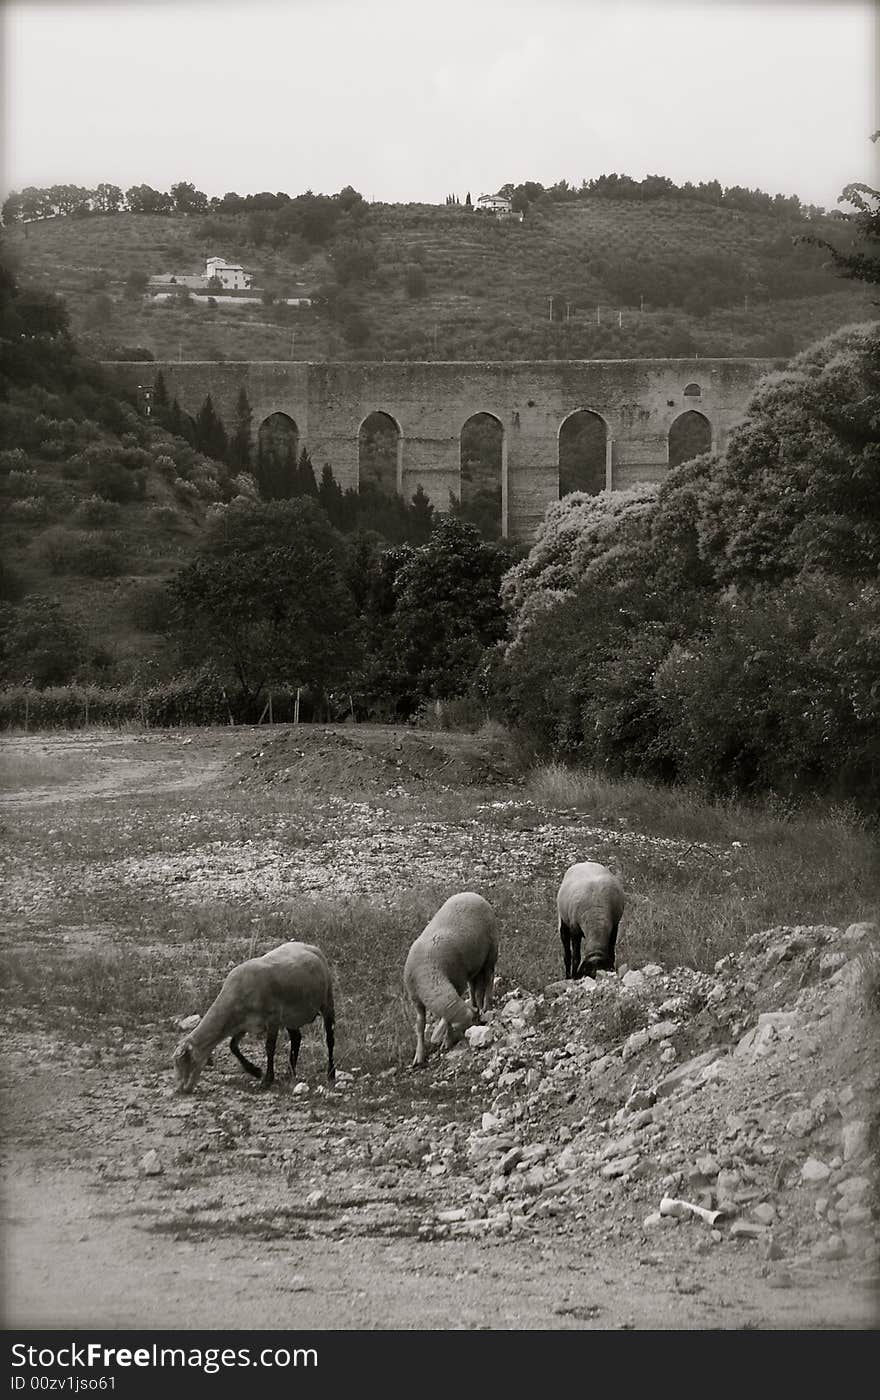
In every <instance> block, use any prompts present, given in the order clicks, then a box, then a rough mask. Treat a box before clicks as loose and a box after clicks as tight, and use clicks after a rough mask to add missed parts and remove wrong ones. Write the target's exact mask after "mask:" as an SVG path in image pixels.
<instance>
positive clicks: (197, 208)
mask: <svg viewBox="0 0 880 1400" xmlns="http://www.w3.org/2000/svg"><path fill="white" fill-rule="evenodd" d="M171 198H172V200H173V202H174V208H175V210H176V211H177V213H178V214H204V212H205V210H206V209H207V207H208V196H207V195H206V194H205V193H204V192H203V191H202V190H197V189H196V187H195V185H191V184H189V183H188V181H186V180H181V181H179V182H178V184H176V185H172V186H171Z"/></svg>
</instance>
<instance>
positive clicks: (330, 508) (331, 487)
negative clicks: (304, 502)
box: [318, 462, 345, 529]
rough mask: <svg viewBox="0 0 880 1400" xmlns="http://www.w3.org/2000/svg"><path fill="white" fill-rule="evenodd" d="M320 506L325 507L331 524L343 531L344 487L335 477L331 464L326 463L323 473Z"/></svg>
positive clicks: (319, 494) (319, 492) (319, 493)
mask: <svg viewBox="0 0 880 1400" xmlns="http://www.w3.org/2000/svg"><path fill="white" fill-rule="evenodd" d="M318 504H319V505H320V506H322V507H323V509H324V512H325V514H326V516H327V519H328V520H329V521H330V524H331V525H335V526H336V528H337V529H341V528H342V526H343V525H344V523H345V500H344V497H343V494H342V487H341V486H340V485H339V482H338V481H337V480H336V478H335V476H334V475H333V468H332V467H331V465H330V463H329V462H325V463H324V469H323V471H322V472H321V484H320V485H319V487H318Z"/></svg>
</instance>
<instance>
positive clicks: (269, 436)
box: [254, 412, 299, 499]
mask: <svg viewBox="0 0 880 1400" xmlns="http://www.w3.org/2000/svg"><path fill="white" fill-rule="evenodd" d="M298 456H299V427H298V426H297V422H296V419H295V418H291V416H290V414H289V413H280V412H276V413H270V414H268V415H267V417H265V418H264V419H263V421H262V423H261V424H260V426H259V428H258V429H257V451H256V458H255V462H254V475H255V477H256V478H257V481H258V482H259V484H260V488H261V490H262V491H263V492H264V494H265V495H267V496H270V497H274V498H276V499H278V498H283V497H285V496H289V495H290V494H291V489H290V488H291V486H292V484H293V478H294V473H295V471H296V461H297V457H298Z"/></svg>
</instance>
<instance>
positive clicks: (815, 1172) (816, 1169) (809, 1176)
mask: <svg viewBox="0 0 880 1400" xmlns="http://www.w3.org/2000/svg"><path fill="white" fill-rule="evenodd" d="M830 1175H831V1168H830V1167H829V1166H826V1164H825V1163H824V1162H822V1161H820V1160H819V1158H818V1157H808V1158H807V1160H806V1161H805V1162H804V1165H803V1166H802V1167H801V1181H827V1180H828V1178H829V1176H830Z"/></svg>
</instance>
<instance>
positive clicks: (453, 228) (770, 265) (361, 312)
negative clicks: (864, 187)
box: [6, 197, 871, 360]
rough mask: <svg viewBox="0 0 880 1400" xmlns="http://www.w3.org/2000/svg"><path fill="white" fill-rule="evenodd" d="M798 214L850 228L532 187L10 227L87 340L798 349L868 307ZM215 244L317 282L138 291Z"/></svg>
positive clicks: (345, 346)
mask: <svg viewBox="0 0 880 1400" xmlns="http://www.w3.org/2000/svg"><path fill="white" fill-rule="evenodd" d="M801 233H818V234H819V235H820V236H830V237H832V238H837V239H840V238H842V237H843V230H842V226H841V223H840V220H839V219H837V220H834V219H831V218H824V219H822V218H813V219H811V220H809V221H807V220H805V219H803V218H800V217H797V216H795V215H790V216H789V215H786V216H784V217H783V216H781V215H779V214H776V215H771V214H769V213H762V212H759V211H756V210H737V209H730V208H723V207H713V206H711V205H706V204H704V203H701V202H700V201H696V200H682V199H657V200H652V201H650V202H648V203H644V204H640V203H634V202H632V201H629V200H623V199H612V198H607V197H605V198H599V197H595V198H587V199H580V200H578V201H577V202H572V203H562V204H546V205H540V206H534V207H533V208H531V209H529V210H528V212H527V214H526V217H525V219H524V221H523V222H522V223H521V224H520V223H503V222H498V221H496V220H495V219H494V218H492V217H490V216H485V215H482V214H469V213H467V212H465V210H464V209H463V208H462V207H439V206H430V205H380V204H377V205H364V206H363V210H362V212H361V213H360V214H359V216H358V218H357V219H355V218H354V217H353V216H352V215H346V216H344V217H343V218H341V219H339V220H338V222H337V223H336V225H335V226H334V228H333V230H332V231H331V232H330V234H329V236H327V237H326V241H324V242H323V243H319V242H311V243H310V242H309V241H307V239H305V238H304V237H302V236H301V235H300V234H288V235H286V236H282V235H280V234H274V235H271V237H272V242H270V241H268V239H269V236H270V235H269V234H267V230H266V229H265V228H264V227H263V226H262V225H260V224H259V223H256V222H255V220H254V217H253V216H247V215H244V214H233V215H228V214H206V215H195V214H192V215H185V214H176V215H160V214H154V215H151V214H132V213H122V214H115V215H92V216H90V217H87V218H75V217H67V218H56V219H47V220H44V221H42V222H34V223H30V224H19V225H14V226H13V227H12V228H10V229H9V230H7V233H6V241H7V245H8V247H9V248H10V250H11V251H12V253H13V255H14V256H15V257H16V258H17V260H18V262H19V266H20V268H21V271H22V272H23V273H24V274H26V275H28V276H33V277H34V278H37V279H39V280H40V281H42V282H44V283H45V284H46V285H48V286H51V287H53V288H54V290H55V291H57V292H58V293H60V294H61V295H62V296H63V297H64V298H65V300H66V301H67V303H68V305H69V307H70V312H71V324H72V328H73V330H74V331H75V332H76V333H77V334H78V335H81V336H82V337H83V339H84V344H85V345H86V346H87V347H88V348H89V349H90V350H91V351H92V353H94V354H96V355H97V356H98V357H102V356H106V355H113V354H116V353H119V352H120V347H121V348H122V350H123V351H124V349H125V348H126V347H128V348H133V347H138V346H139V347H143V348H144V349H145V350H147V351H148V352H149V353H150V354H152V355H153V356H154V357H155V358H156V359H176V358H179V357H180V358H183V359H289V358H293V359H312V360H322V359H370V358H388V359H435V358H436V359H507V358H524V359H546V358H574V359H580V358H592V357H597V358H602V357H612V358H613V357H616V356H622V357H631V356H657V355H681V354H691V353H694V354H701V355H789V354H792V353H794V352H795V351H797V350H800V349H802V348H803V347H804V346H805V345H807V344H809V343H810V342H811V341H813V340H815V339H816V338H817V337H818V336H820V335H823V334H826V333H827V332H829V331H831V330H833V329H835V328H837V327H838V326H840V325H843V324H846V323H849V322H853V321H858V320H861V319H864V318H865V317H866V316H868V315H870V314H871V306H870V302H869V298H868V297H867V295H866V294H865V292H864V291H863V290H862V289H860V288H859V287H857V286H856V287H853V286H847V285H846V284H845V283H841V281H840V279H839V278H837V277H835V276H834V275H833V274H832V273H830V272H829V271H828V270H827V269H825V267H824V266H823V263H824V255H823V254H822V253H821V251H819V250H816V249H814V248H810V247H806V246H804V245H799V246H797V247H795V246H793V243H792V239H793V237H794V236H796V235H797V234H801ZM255 240H256V241H255ZM273 243H274V245H275V246H273ZM212 253H217V254H220V255H222V256H223V257H226V258H228V259H230V260H235V261H239V262H241V263H242V264H243V265H244V266H245V267H246V268H247V269H248V270H249V271H250V272H252V273H254V274H255V284H256V285H257V286H259V287H261V288H264V289H269V290H270V291H271V292H273V293H274V294H275V295H276V296H277V297H285V296H288V295H291V296H293V295H310V296H313V297H314V298H315V301H314V303H313V305H312V306H311V307H289V306H286V305H277V304H276V305H263V304H247V303H239V304H230V303H225V304H224V303H222V302H221V303H219V304H218V305H217V306H215V307H209V306H208V305H207V304H206V303H205V302H204V301H203V302H199V301H195V300H194V301H191V302H190V303H189V304H183V305H175V304H172V303H155V302H153V301H152V300H151V299H150V298H149V297H144V295H143V293H142V291H141V290H139V287H140V285H141V284H142V282H143V280H144V278H145V277H146V276H150V275H153V274H157V273H169V274H170V273H177V274H179V275H184V274H192V273H198V272H202V271H203V270H204V260H205V257H206V256H209V255H211V254H212ZM139 279H140V280H139ZM551 299H552V315H553V319H552V321H551V319H550V316H551ZM597 308H598V309H597ZM566 318H567V319H566Z"/></svg>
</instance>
